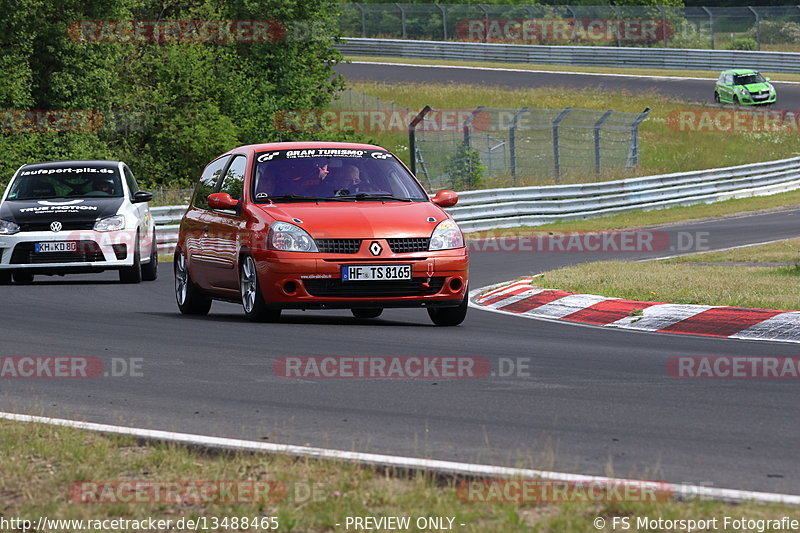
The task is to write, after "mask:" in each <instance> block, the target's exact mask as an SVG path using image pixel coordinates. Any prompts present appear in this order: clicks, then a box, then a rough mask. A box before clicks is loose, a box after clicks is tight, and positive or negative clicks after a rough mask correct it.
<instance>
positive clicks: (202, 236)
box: [181, 155, 230, 289]
mask: <svg viewBox="0 0 800 533" xmlns="http://www.w3.org/2000/svg"><path fill="white" fill-rule="evenodd" d="M229 161H230V156H229V155H224V156H222V157H220V158H218V159H215V160H214V161H212V162H211V163H209V164H208V166H206V168H205V170H203V174H202V175H201V176H200V180H199V181H198V183H197V187H196V189H195V195H194V198H193V199H192V204H191V206H189V210H188V211H187V212H186V215H184V217H183V220H182V221H181V232H182V234H183V236H184V240H183V248H184V252H185V254H186V259H187V263H188V268H189V275H190V276H191V277H192V281H194V282H195V284H197V285H198V286H199V287H201V288H204V289H209V288H211V284H210V279H211V278H213V276H214V271H215V268H214V266H213V264H212V262H213V260H214V258H213V255H212V254H213V250H212V248H211V246H210V243H209V230H210V224H211V222H212V219H213V214H212V212H211V210H210V208H209V207H208V196H209V195H210V194H212V193H214V192H215V191H216V189H217V186H218V185H219V180H220V176H222V171H223V170H224V169H225V167H226V166H227V164H228V162H229Z"/></svg>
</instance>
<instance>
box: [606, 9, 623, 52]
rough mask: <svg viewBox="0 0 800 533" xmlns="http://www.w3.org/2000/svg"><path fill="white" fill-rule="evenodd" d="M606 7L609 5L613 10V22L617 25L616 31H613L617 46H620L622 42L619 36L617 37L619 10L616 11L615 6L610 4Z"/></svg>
mask: <svg viewBox="0 0 800 533" xmlns="http://www.w3.org/2000/svg"><path fill="white" fill-rule="evenodd" d="M608 7H610V8H611V11H613V12H614V22H615V23H616V25H617V31H615V32H614V33H616V34H617V46H622V43H621V42H620V37H619V11H617V8H616V7H614V6H612V5H609V6H608Z"/></svg>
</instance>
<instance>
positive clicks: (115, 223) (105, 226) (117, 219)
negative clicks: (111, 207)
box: [94, 215, 125, 231]
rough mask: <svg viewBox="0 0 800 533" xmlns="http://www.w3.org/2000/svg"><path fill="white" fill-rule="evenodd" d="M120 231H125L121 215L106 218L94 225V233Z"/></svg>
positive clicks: (123, 218) (123, 219)
mask: <svg viewBox="0 0 800 533" xmlns="http://www.w3.org/2000/svg"><path fill="white" fill-rule="evenodd" d="M121 229H125V217H124V216H122V215H114V216H113V217H106V218H103V219H100V220H98V221H97V222H95V223H94V230H95V231H119V230H121Z"/></svg>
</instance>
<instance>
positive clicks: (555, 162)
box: [553, 107, 572, 183]
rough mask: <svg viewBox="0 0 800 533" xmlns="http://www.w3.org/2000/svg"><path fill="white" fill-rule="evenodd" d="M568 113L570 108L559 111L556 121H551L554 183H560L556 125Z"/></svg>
mask: <svg viewBox="0 0 800 533" xmlns="http://www.w3.org/2000/svg"><path fill="white" fill-rule="evenodd" d="M570 111H572V108H571V107H568V108H566V109H564V110H563V111H561V113H559V114H558V116H557V117H556V119H555V120H554V121H553V165H554V167H555V172H556V183H561V162H560V156H561V154H560V153H559V149H558V125H559V124H560V123H561V121H562V120H564V117H566V116H567V114H569V112H570Z"/></svg>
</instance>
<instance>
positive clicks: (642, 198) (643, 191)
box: [448, 157, 800, 232]
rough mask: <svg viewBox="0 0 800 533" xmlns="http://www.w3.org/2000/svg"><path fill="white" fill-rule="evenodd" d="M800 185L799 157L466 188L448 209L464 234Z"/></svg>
mask: <svg viewBox="0 0 800 533" xmlns="http://www.w3.org/2000/svg"><path fill="white" fill-rule="evenodd" d="M798 188H800V157H795V158H791V159H782V160H778V161H769V162H766V163H755V164H749V165H741V166H736V167H727V168H720V169H713V170H701V171H694V172H681V173H676V174H665V175H660V176H646V177H642V178H630V179H624V180H617V181H609V182H604V183H593V184H588V185H587V184H578V185H558V186H547V187H518V188H513V189H490V190H484V191H467V192H463V193H460V194H459V204H458V206H457V207H453V208H451V209H449V210H448V212H449V213H450V214H451V215H453V217H454V218H455V219H456V220H457V221H458V223H459V226H461V228H462V229H463V230H464V231H465V232H472V231H483V230H493V229H503V228H512V227H517V226H539V225H542V224H547V223H549V222H555V221H559V220H577V219H583V218H591V217H598V216H605V215H612V214H617V213H623V212H627V211H635V210H651V209H664V208H667V207H675V206H686V205H694V204H701V203H713V202H718V201H722V200H729V199H731V198H746V197H750V196H763V195H768V194H776V193H779V192H785V191H790V190H794V189H798Z"/></svg>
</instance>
